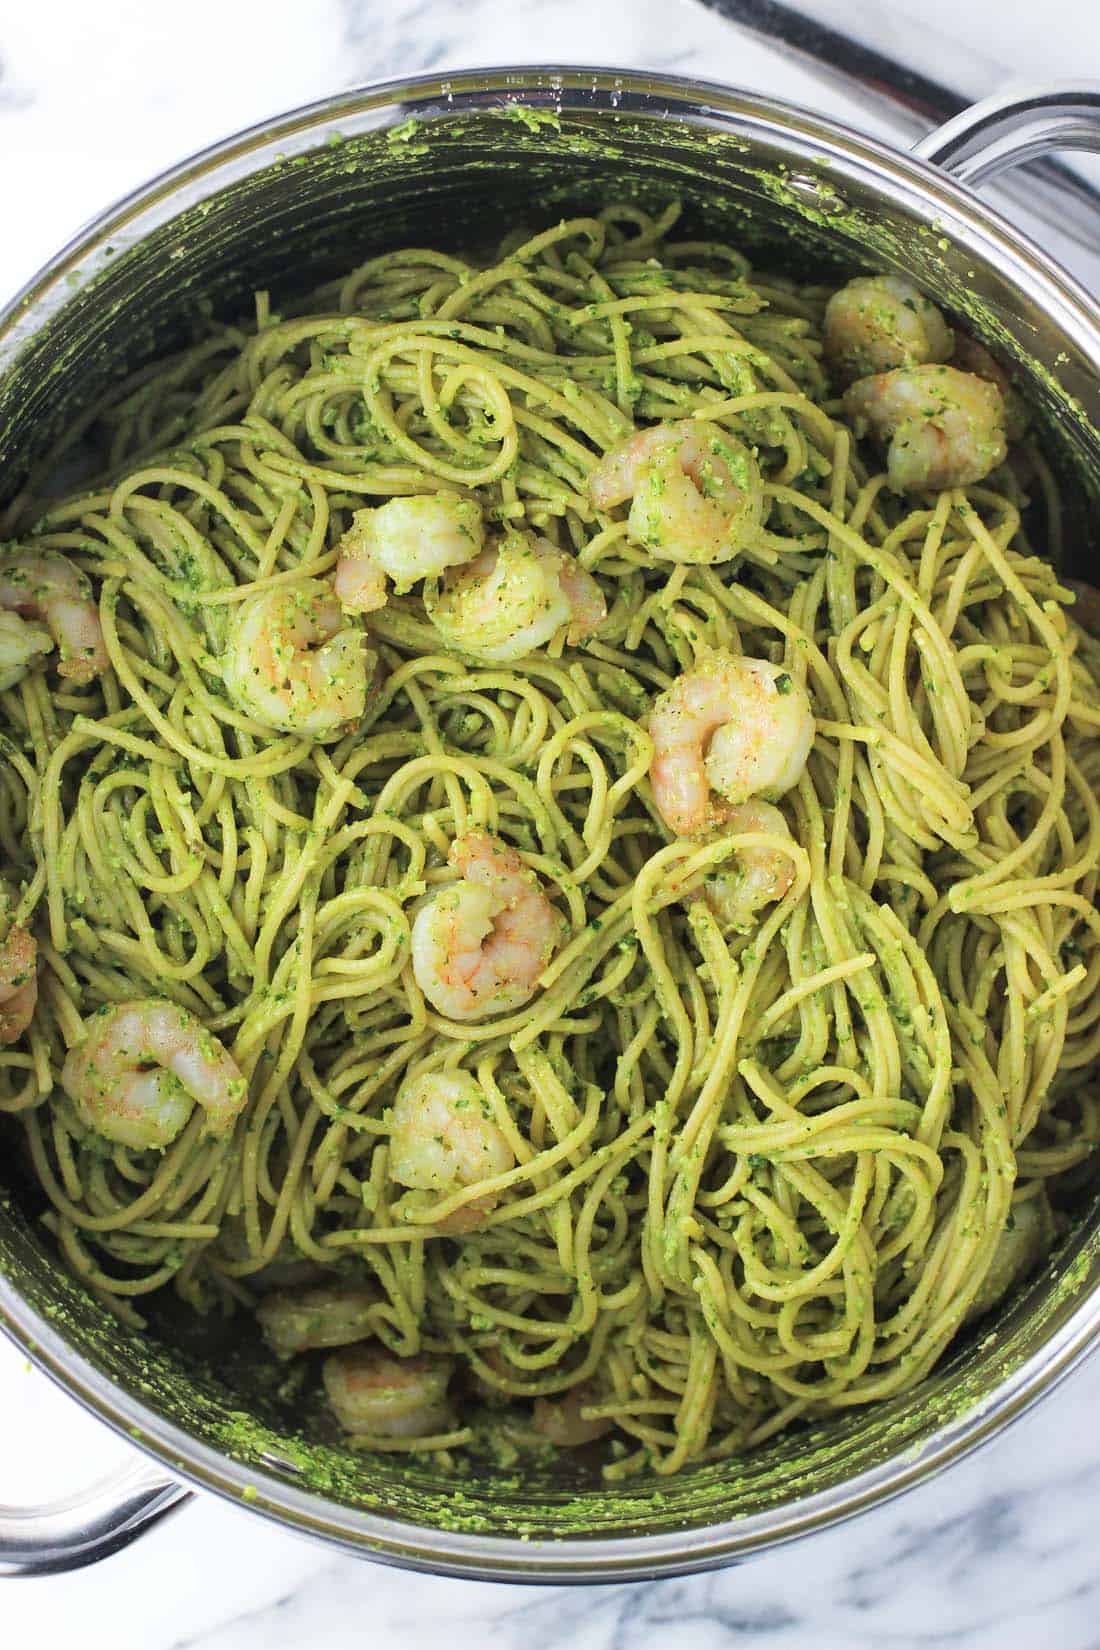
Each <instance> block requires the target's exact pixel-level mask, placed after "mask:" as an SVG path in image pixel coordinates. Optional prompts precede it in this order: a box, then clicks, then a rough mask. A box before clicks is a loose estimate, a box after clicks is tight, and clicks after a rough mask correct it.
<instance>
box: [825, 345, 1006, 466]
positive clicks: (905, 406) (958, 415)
mask: <svg viewBox="0 0 1100 1650" xmlns="http://www.w3.org/2000/svg"><path fill="white" fill-rule="evenodd" d="M844 408H845V411H846V412H847V414H848V416H849V417H850V418H851V419H852V420H853V421H854V422H855V424H856V426H857V429H858V428H859V427H860V426H862V427H863V428H864V429H866V430H868V431H869V432H870V433H871V435H873V436H874V437H875V439H876V440H878V441H879V442H881V443H882V444H883V445H885V446H886V448H887V455H886V473H887V475H888V476H889V478H890V483H891V486H893V487H894V488H895V489H896V490H897V491H898V492H924V491H925V490H928V491H932V492H940V491H942V490H943V489H945V488H948V487H969V486H971V485H972V483H974V482H976V481H984V480H985V478H986V476H987V475H988V474H989V472H990V471H991V470H995V469H996V467H997V465H998V464H1001V463H1003V462H1004V459H1005V456H1006V454H1007V452H1008V447H1007V444H1006V440H1005V413H1004V400H1003V398H1002V396H1001V392H1000V390H999V389H998V388H997V386H996V384H993V383H991V382H989V380H988V379H985V378H978V377H976V376H975V374H974V373H972V372H960V371H959V370H958V368H957V367H942V366H923V367H902V368H899V369H898V371H896V372H883V373H877V374H876V375H875V376H874V377H873V378H861V379H860V380H859V381H858V383H855V384H852V385H851V387H850V388H849V389H848V390H847V391H846V392H845V395H844Z"/></svg>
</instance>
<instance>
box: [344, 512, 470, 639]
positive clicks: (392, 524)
mask: <svg viewBox="0 0 1100 1650" xmlns="http://www.w3.org/2000/svg"><path fill="white" fill-rule="evenodd" d="M484 542H485V528H484V524H483V522H482V519H481V507H480V505H479V504H478V503H477V501H476V499H472V498H459V497H457V495H456V494H454V493H428V494H424V495H423V496H420V497H416V498H391V499H390V500H389V501H388V502H387V503H385V504H381V505H379V506H378V507H377V509H373V510H357V511H356V512H355V514H354V516H353V517H352V518H351V526H350V528H349V529H348V531H347V532H346V533H345V534H344V536H343V538H342V539H341V540H340V543H339V545H338V546H337V550H338V552H339V560H338V561H337V563H336V576H335V578H334V580H333V588H334V589H335V591H336V594H337V596H338V597H339V598H340V601H341V603H342V605H343V606H344V607H350V608H353V609H355V610H356V611H358V612H360V613H369V612H370V611H371V610H372V609H373V608H377V607H384V606H385V604H386V597H387V587H386V580H387V579H389V580H390V581H391V582H392V584H393V586H394V589H395V590H396V591H397V593H398V595H401V594H402V593H403V592H404V591H406V590H409V589H411V588H412V586H413V585H414V584H416V583H418V581H419V580H420V579H437V578H439V576H440V575H441V574H442V573H445V572H446V570H447V568H448V567H461V566H462V564H463V563H464V562H468V561H473V559H474V557H475V556H476V555H477V554H478V552H479V551H480V549H481V547H482V545H483V544H484Z"/></svg>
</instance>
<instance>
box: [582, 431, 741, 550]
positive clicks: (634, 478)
mask: <svg viewBox="0 0 1100 1650" xmlns="http://www.w3.org/2000/svg"><path fill="white" fill-rule="evenodd" d="M588 495H589V497H590V499H591V500H592V503H593V504H594V505H595V506H596V509H597V510H613V509H615V508H616V507H617V506H618V505H620V504H625V503H626V501H627V499H629V500H630V501H631V502H630V513H629V515H628V516H627V521H626V528H627V533H628V534H629V536H630V537H631V538H632V539H634V540H635V542H636V543H638V544H640V545H642V546H643V547H644V548H645V549H647V550H649V551H651V552H652V554H653V555H654V556H656V557H657V558H658V559H659V560H661V561H672V562H685V563H687V564H689V565H704V566H711V565H714V564H715V563H717V562H726V561H732V559H733V558H734V556H736V555H737V554H738V553H739V552H740V551H741V550H743V549H745V547H746V546H747V545H750V544H752V542H753V541H754V540H755V539H756V537H757V536H758V534H759V531H760V526H761V523H762V521H763V519H764V487H763V482H762V480H761V476H760V469H759V466H758V465H757V462H756V459H755V458H754V457H753V454H752V453H751V452H750V451H749V449H748V448H747V447H746V446H745V445H744V444H743V442H740V441H738V440H737V438H736V437H735V436H732V435H730V434H729V433H728V431H726V430H724V429H722V428H721V427H720V426H719V425H717V424H709V423H705V422H704V421H702V420H701V419H682V420H680V421H678V422H676V423H673V424H655V425H653V426H652V427H651V428H649V429H645V430H639V431H638V432H637V433H636V434H635V435H632V436H631V437H630V438H629V439H628V440H627V441H624V442H622V443H620V445H619V446H617V447H612V448H611V449H610V451H608V452H606V453H605V454H604V456H603V458H602V459H601V460H600V462H599V463H598V464H597V465H596V467H595V468H594V469H593V470H592V472H591V474H590V475H589V477H588Z"/></svg>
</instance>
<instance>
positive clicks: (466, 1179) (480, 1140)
mask: <svg viewBox="0 0 1100 1650" xmlns="http://www.w3.org/2000/svg"><path fill="white" fill-rule="evenodd" d="M390 1122H391V1129H390V1159H389V1165H390V1177H391V1179H393V1180H396V1181H398V1182H400V1184H401V1185H402V1186H413V1187H416V1188H418V1189H420V1190H422V1191H432V1192H439V1193H443V1194H446V1193H448V1192H456V1191H458V1190H460V1189H461V1188H462V1187H465V1186H476V1185H477V1183H478V1181H480V1180H489V1179H491V1177H492V1176H493V1175H498V1174H503V1173H504V1172H505V1170H507V1169H510V1168H511V1167H512V1166H513V1164H514V1163H515V1156H514V1154H513V1152H512V1148H511V1146H510V1145H509V1144H508V1141H507V1140H506V1139H505V1137H504V1135H503V1134H502V1133H501V1131H500V1129H499V1127H498V1126H497V1124H496V1122H495V1121H494V1119H493V1113H492V1108H491V1107H490V1105H489V1102H488V1100H487V1099H486V1097H485V1092H484V1090H483V1089H482V1087H481V1084H480V1083H479V1082H478V1081H477V1079H476V1077H474V1076H472V1075H471V1073H470V1072H468V1071H431V1072H423V1073H421V1074H420V1075H419V1076H417V1077H411V1078H409V1079H408V1081H407V1082H405V1083H403V1084H402V1085H401V1088H400V1090H399V1092H398V1095H397V1099H396V1100H395V1101H394V1105H393V1114H392V1117H391V1120H390ZM496 1203H497V1198H496V1195H495V1193H492V1192H487V1193H485V1195H484V1196H482V1197H479V1198H475V1199H474V1200H473V1201H472V1202H470V1203H466V1204H463V1206H462V1207H461V1208H460V1209H456V1210H455V1211H454V1213H453V1214H451V1215H449V1216H447V1217H445V1219H443V1220H441V1221H438V1222H437V1223H436V1225H437V1229H438V1230H439V1231H441V1232H445V1233H447V1234H448V1235H453V1234H457V1233H460V1232H470V1231H472V1230H473V1229H474V1227H475V1226H480V1224H481V1222H482V1221H483V1220H484V1219H485V1216H486V1215H487V1214H488V1213H489V1212H490V1210H492V1209H493V1208H495V1207H496Z"/></svg>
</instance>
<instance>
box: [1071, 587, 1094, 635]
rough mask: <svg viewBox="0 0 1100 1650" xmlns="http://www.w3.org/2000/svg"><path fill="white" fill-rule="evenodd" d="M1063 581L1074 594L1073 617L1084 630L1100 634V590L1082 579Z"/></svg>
mask: <svg viewBox="0 0 1100 1650" xmlns="http://www.w3.org/2000/svg"><path fill="white" fill-rule="evenodd" d="M1062 583H1063V584H1064V585H1065V586H1066V588H1067V589H1068V590H1072V591H1073V594H1074V603H1073V606H1072V607H1071V608H1070V610H1069V611H1070V613H1071V615H1072V616H1073V618H1074V619H1076V621H1077V623H1078V624H1079V625H1080V626H1081V629H1082V630H1087V631H1088V632H1089V633H1090V634H1091V635H1093V636H1100V590H1098V589H1097V588H1096V586H1095V585H1094V584H1085V583H1083V581H1082V580H1080V579H1063V580H1062Z"/></svg>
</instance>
